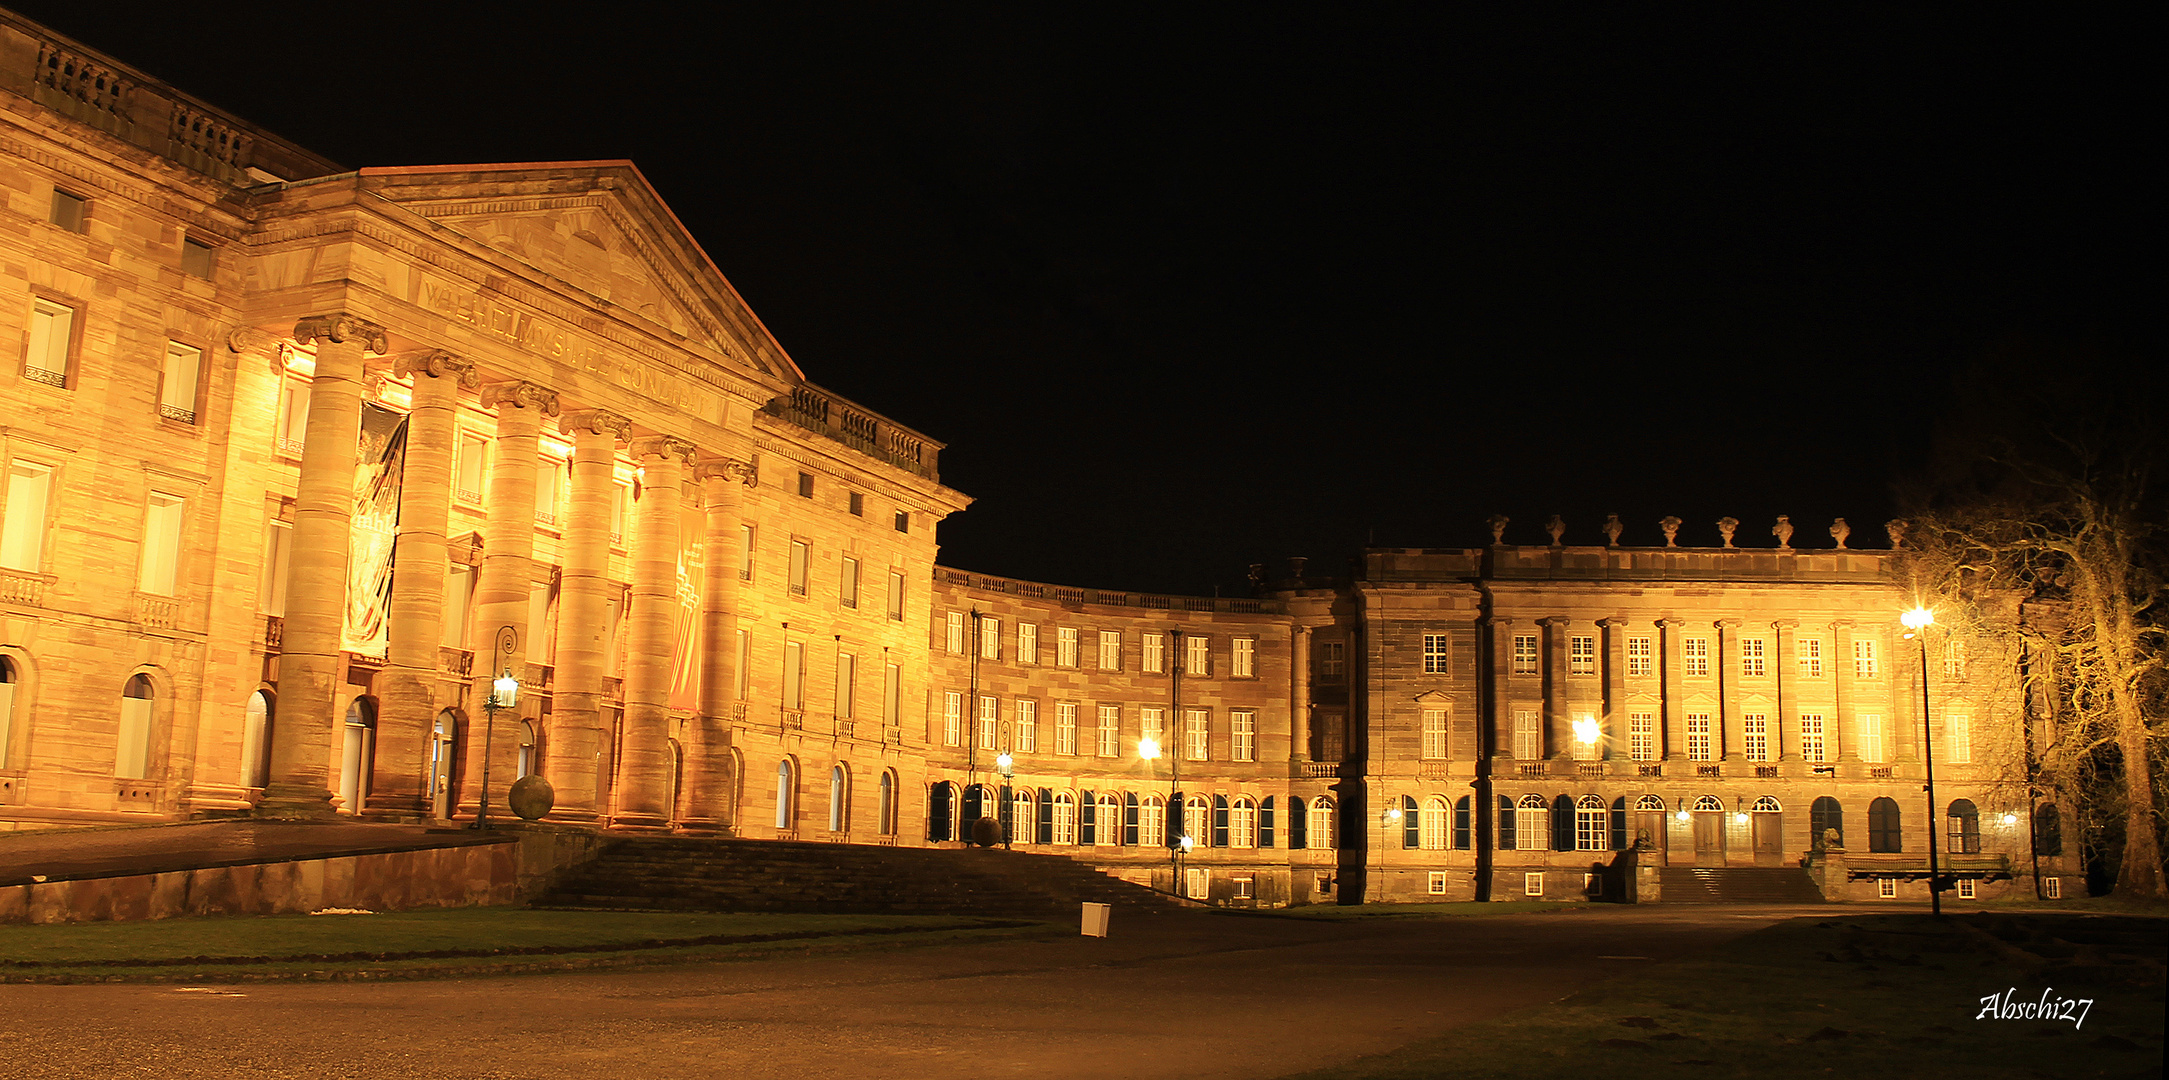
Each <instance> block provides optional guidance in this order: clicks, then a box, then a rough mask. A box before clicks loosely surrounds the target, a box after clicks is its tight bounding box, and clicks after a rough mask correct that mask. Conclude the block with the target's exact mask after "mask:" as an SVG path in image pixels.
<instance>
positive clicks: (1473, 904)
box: [1272, 900, 1590, 921]
mask: <svg viewBox="0 0 2169 1080" xmlns="http://www.w3.org/2000/svg"><path fill="white" fill-rule="evenodd" d="M1589 910H1590V905H1588V904H1583V903H1573V902H1569V901H1565V900H1502V901H1496V902H1487V901H1474V900H1467V901H1456V902H1453V903H1439V904H1349V905H1347V906H1345V907H1343V906H1341V905H1338V904H1303V905H1298V906H1296V907H1286V908H1276V909H1274V910H1273V912H1272V914H1274V915H1277V916H1280V917H1282V918H1287V919H1323V920H1327V921H1340V920H1344V919H1423V918H1437V917H1440V916H1451V917H1467V916H1475V915H1545V914H1570V913H1573V912H1577V911H1579V912H1587V911H1589Z"/></svg>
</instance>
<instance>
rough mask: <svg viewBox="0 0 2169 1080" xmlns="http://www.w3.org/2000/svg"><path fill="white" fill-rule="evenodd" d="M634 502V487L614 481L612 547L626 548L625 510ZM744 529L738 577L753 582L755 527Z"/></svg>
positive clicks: (612, 483) (611, 523)
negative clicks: (742, 550) (742, 551)
mask: <svg viewBox="0 0 2169 1080" xmlns="http://www.w3.org/2000/svg"><path fill="white" fill-rule="evenodd" d="M632 502H633V485H631V484H629V483H627V482H625V481H623V480H616V479H613V480H612V481H611V484H610V546H611V547H624V546H625V508H626V507H628V506H631V505H632ZM743 528H744V530H745V539H744V540H743V544H744V546H745V552H744V555H745V559H744V561H743V562H741V563H740V564H739V566H738V576H739V577H741V578H743V579H745V580H747V581H751V580H752V579H753V526H751V525H747V526H744V527H743Z"/></svg>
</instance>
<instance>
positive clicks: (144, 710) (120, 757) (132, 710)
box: [113, 675, 152, 780]
mask: <svg viewBox="0 0 2169 1080" xmlns="http://www.w3.org/2000/svg"><path fill="white" fill-rule="evenodd" d="M151 693H152V691H151V680H150V678H149V677H148V676H145V675H131V676H129V677H128V685H127V686H125V687H123V688H122V689H121V701H120V731H119V733H118V737H117V738H116V739H115V740H114V743H113V775H114V776H117V777H120V778H122V779H125V780H140V779H142V778H143V777H145V776H147V775H149V773H150V764H151V705H152V702H151Z"/></svg>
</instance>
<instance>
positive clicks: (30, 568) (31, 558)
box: [0, 459, 53, 574]
mask: <svg viewBox="0 0 2169 1080" xmlns="http://www.w3.org/2000/svg"><path fill="white" fill-rule="evenodd" d="M52 494H53V467H52V466H50V465H40V464H38V463H37V462H34V461H23V460H21V459H17V460H16V461H15V462H14V463H13V464H10V465H9V466H8V506H7V515H8V516H7V517H6V518H4V519H0V567H6V568H7V569H9V570H21V571H24V572H25V573H31V574H35V573H38V572H39V571H40V570H41V569H43V567H44V562H45V519H46V514H47V508H48V505H49V504H50V502H51V500H52Z"/></svg>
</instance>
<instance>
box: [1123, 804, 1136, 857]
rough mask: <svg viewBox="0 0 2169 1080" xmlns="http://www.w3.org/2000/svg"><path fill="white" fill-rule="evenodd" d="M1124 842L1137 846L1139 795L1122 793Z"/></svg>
mask: <svg viewBox="0 0 2169 1080" xmlns="http://www.w3.org/2000/svg"><path fill="white" fill-rule="evenodd" d="M1122 842H1123V843H1125V844H1128V845H1129V846H1131V847H1136V846H1137V793H1136V792H1134V791H1125V792H1123V793H1122Z"/></svg>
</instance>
